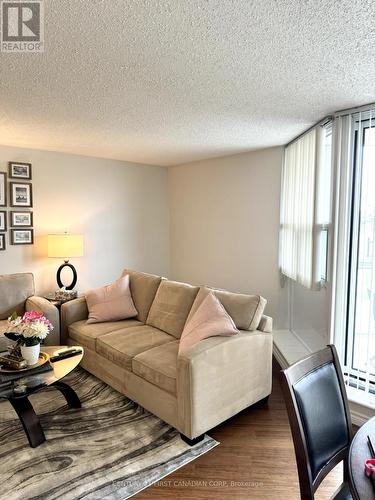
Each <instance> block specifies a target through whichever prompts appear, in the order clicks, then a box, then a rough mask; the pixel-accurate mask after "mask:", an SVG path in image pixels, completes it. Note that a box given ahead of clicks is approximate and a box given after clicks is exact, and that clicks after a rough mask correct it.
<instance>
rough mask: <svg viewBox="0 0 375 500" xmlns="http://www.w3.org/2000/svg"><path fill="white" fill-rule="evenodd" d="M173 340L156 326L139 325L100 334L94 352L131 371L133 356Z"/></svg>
mask: <svg viewBox="0 0 375 500" xmlns="http://www.w3.org/2000/svg"><path fill="white" fill-rule="evenodd" d="M173 340H174V338H173V337H171V335H168V334H167V333H165V332H162V331H161V330H159V329H158V328H153V327H152V326H146V325H140V326H135V327H133V328H126V329H125V330H117V331H115V332H112V333H108V334H107V335H103V336H100V337H99V338H98V340H97V342H96V352H97V353H98V354H100V355H101V356H104V357H105V358H106V359H108V360H109V361H112V362H113V363H116V364H117V365H119V366H121V367H122V368H125V369H126V370H129V371H131V370H132V360H133V358H134V357H135V356H137V355H138V354H140V353H141V352H144V351H148V350H149V349H152V348H153V347H157V346H159V345H162V344H167V343H168V342H172V341H173Z"/></svg>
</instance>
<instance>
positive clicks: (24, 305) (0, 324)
mask: <svg viewBox="0 0 375 500" xmlns="http://www.w3.org/2000/svg"><path fill="white" fill-rule="evenodd" d="M34 293H35V287H34V276H33V275H32V274H31V273H18V274H3V275H0V349H3V348H4V347H5V346H6V345H8V343H9V340H8V339H7V338H6V337H5V336H4V331H5V329H6V327H7V319H8V317H9V316H10V315H11V314H12V313H13V312H14V311H16V312H17V314H19V315H22V314H23V313H24V312H25V311H31V310H35V311H39V312H42V313H43V314H44V316H45V317H46V318H47V319H49V321H50V322H51V323H52V324H53V331H52V333H51V334H50V335H48V337H47V338H46V341H45V343H46V344H47V345H48V344H49V345H59V344H60V317H59V311H58V310H57V308H56V307H55V306H54V305H52V304H51V303H50V302H48V300H47V299H44V298H43V297H37V296H36V295H34Z"/></svg>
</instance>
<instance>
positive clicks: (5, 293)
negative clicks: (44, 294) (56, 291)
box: [0, 273, 35, 320]
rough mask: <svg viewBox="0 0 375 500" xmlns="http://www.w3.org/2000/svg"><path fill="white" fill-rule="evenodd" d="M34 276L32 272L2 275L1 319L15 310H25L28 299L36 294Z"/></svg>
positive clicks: (0, 283) (19, 312) (0, 284)
mask: <svg viewBox="0 0 375 500" xmlns="http://www.w3.org/2000/svg"><path fill="white" fill-rule="evenodd" d="M34 292H35V287H34V276H33V275H32V274H31V273H18V274H2V275H0V320H2V319H7V318H8V317H9V316H10V315H11V314H12V313H13V312H14V311H16V312H17V314H20V315H21V314H23V313H24V312H25V302H26V299H28V298H29V297H31V296H32V295H34Z"/></svg>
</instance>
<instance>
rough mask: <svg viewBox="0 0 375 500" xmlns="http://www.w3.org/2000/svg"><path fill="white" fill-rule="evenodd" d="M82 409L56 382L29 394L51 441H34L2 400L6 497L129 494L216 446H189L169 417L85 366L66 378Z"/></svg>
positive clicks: (0, 478)
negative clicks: (67, 399)
mask: <svg viewBox="0 0 375 500" xmlns="http://www.w3.org/2000/svg"><path fill="white" fill-rule="evenodd" d="M64 381H66V382H67V383H68V384H70V385H71V386H72V387H73V388H74V389H75V390H76V392H77V393H78V395H79V397H80V399H81V402H82V408H81V409H80V410H75V409H68V407H67V405H66V403H65V400H64V398H63V397H62V395H61V394H60V393H59V392H58V391H55V390H53V389H49V390H45V391H43V392H40V393H39V394H35V395H33V396H32V397H31V398H30V400H31V402H32V404H33V406H34V408H35V411H36V413H37V414H38V415H39V416H40V421H41V424H42V426H43V429H44V431H45V434H46V437H47V441H46V442H45V443H43V444H42V445H41V446H39V447H38V448H35V449H33V448H30V447H29V445H28V442H27V438H26V436H25V434H24V432H23V429H22V426H21V423H20V422H19V420H18V418H17V416H16V414H15V413H14V411H13V409H12V407H11V406H10V404H9V403H8V402H7V401H3V402H1V403H0V483H1V493H0V495H1V498H2V499H3V498H4V499H7V500H18V499H23V500H24V499H27V500H31V499H37V498H40V499H42V498H43V500H47V499H57V498H59V499H75V500H76V499H87V500H89V499H90V500H91V499H92V500H94V499H95V500H98V499H105V498H106V499H111V500H112V499H119V500H120V499H121V500H123V499H125V498H129V497H130V496H132V495H134V494H136V493H137V492H139V491H141V490H142V489H144V488H146V487H147V486H149V485H151V484H152V483H154V482H156V481H158V480H160V479H161V478H163V477H164V476H166V475H167V474H170V473H171V472H173V471H174V470H176V469H178V468H179V467H182V466H183V465H185V464H186V463H188V462H190V461H191V460H194V459H195V458H197V457H199V456H200V455H202V454H203V453H206V452H207V451H209V450H211V449H212V448H213V447H215V446H216V445H217V444H218V442H217V441H215V440H214V439H212V438H210V437H208V436H206V438H205V439H204V441H202V442H201V443H199V444H197V445H195V446H193V447H190V446H188V445H187V444H186V443H184V442H183V441H182V440H181V438H180V436H179V434H178V433H177V431H176V430H175V429H173V428H171V427H170V426H169V425H168V424H166V423H165V422H163V421H162V420H160V419H159V418H157V417H155V416H154V415H152V414H150V413H149V412H147V411H146V410H145V409H143V408H141V407H140V406H138V405H137V404H136V403H134V402H132V401H130V400H129V399H127V398H126V397H125V396H123V395H122V394H120V393H119V392H117V391H115V390H114V389H112V388H111V387H109V386H108V385H106V384H104V383H103V382H101V381H100V380H98V379H97V378H95V377H93V376H92V375H90V374H89V373H87V372H86V371H84V370H83V369H81V368H78V369H76V370H75V371H74V372H72V373H71V374H70V375H68V376H67V377H65V379H64Z"/></svg>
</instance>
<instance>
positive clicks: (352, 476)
mask: <svg viewBox="0 0 375 500" xmlns="http://www.w3.org/2000/svg"><path fill="white" fill-rule="evenodd" d="M367 436H370V437H371V440H372V442H373V444H374V446H375V417H373V418H371V419H370V420H368V421H367V422H366V423H365V424H363V425H362V427H360V429H359V430H358V432H357V433H356V435H355V436H354V438H353V441H352V443H351V445H350V450H349V483H350V489H351V492H352V495H353V498H354V500H375V489H374V487H373V486H372V482H371V480H370V479H369V478H368V477H367V476H366V475H365V471H364V464H365V460H366V459H368V458H372V457H371V453H370V450H369V447H368V445H367Z"/></svg>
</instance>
